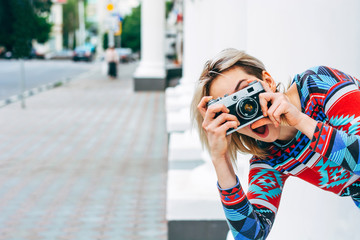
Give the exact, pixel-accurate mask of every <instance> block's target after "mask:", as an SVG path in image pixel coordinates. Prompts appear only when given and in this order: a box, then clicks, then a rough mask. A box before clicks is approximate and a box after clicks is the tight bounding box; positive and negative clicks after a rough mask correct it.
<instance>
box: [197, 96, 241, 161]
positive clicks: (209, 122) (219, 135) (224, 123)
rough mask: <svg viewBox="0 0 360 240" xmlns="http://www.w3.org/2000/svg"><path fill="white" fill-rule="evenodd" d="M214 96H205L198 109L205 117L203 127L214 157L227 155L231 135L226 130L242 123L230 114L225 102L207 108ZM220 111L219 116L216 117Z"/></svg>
mask: <svg viewBox="0 0 360 240" xmlns="http://www.w3.org/2000/svg"><path fill="white" fill-rule="evenodd" d="M211 99H212V97H211V96H210V97H209V96H207V97H203V98H202V99H201V101H200V103H199V105H198V110H199V112H200V113H201V115H202V116H203V118H204V121H203V123H202V127H203V129H204V131H205V133H206V135H207V138H208V142H209V146H210V154H211V156H212V157H213V159H218V158H222V157H224V156H226V154H227V151H228V145H229V142H230V136H226V131H227V130H228V129H230V128H237V127H238V126H239V125H240V123H239V121H238V119H237V118H236V116H235V115H232V114H229V109H227V108H226V107H225V106H224V105H223V104H212V105H210V106H209V107H208V108H207V103H208V102H209V101H210V100H211ZM218 113H220V115H218V116H217V117H215V116H216V115H217V114H218Z"/></svg>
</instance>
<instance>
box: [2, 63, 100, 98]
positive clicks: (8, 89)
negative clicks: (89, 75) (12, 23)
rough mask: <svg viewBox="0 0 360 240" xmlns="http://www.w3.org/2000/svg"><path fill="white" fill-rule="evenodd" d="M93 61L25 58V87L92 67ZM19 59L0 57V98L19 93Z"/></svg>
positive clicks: (56, 79)
mask: <svg viewBox="0 0 360 240" xmlns="http://www.w3.org/2000/svg"><path fill="white" fill-rule="evenodd" d="M94 64H95V63H93V62H90V63H88V62H73V61H71V60H34V59H33V60H25V61H24V68H25V85H26V89H31V88H34V87H38V86H40V85H43V84H47V83H52V82H55V81H59V80H62V79H66V78H72V77H74V76H76V75H78V74H79V73H83V72H86V71H88V70H90V69H91V68H93V67H94ZM20 79H21V75H20V61H18V60H5V59H0V100H2V99H5V98H7V97H10V96H12V95H15V94H19V93H20Z"/></svg>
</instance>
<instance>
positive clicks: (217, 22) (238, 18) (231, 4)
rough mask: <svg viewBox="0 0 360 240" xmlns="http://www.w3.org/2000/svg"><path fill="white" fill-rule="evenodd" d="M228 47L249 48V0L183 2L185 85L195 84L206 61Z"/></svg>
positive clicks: (192, 0) (183, 80)
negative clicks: (247, 30)
mask: <svg viewBox="0 0 360 240" xmlns="http://www.w3.org/2000/svg"><path fill="white" fill-rule="evenodd" d="M229 47H234V48H238V49H245V47H246V0H227V1H218V0H207V1H194V0H184V61H183V78H182V80H181V82H182V83H194V82H195V81H196V80H197V79H198V78H199V76H200V73H201V70H202V68H203V66H204V64H205V61H206V60H207V59H209V58H212V57H213V56H214V55H215V54H217V53H218V52H220V51H221V50H223V49H225V48H229Z"/></svg>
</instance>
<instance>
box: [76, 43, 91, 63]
mask: <svg viewBox="0 0 360 240" xmlns="http://www.w3.org/2000/svg"><path fill="white" fill-rule="evenodd" d="M94 54H95V48H94V46H93V45H89V44H86V45H83V46H79V47H76V48H75V50H74V52H73V60H74V61H81V60H84V61H88V62H91V61H92V60H93V58H94Z"/></svg>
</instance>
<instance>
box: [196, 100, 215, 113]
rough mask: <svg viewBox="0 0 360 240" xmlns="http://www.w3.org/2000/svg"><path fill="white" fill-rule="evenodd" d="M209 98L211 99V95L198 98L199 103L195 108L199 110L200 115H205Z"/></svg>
mask: <svg viewBox="0 0 360 240" xmlns="http://www.w3.org/2000/svg"><path fill="white" fill-rule="evenodd" d="M211 99H213V97H212V96H205V97H203V98H202V99H201V100H200V102H199V104H198V105H197V109H198V111H199V112H200V114H201V116H202V117H204V116H205V113H206V109H207V104H208V102H209V101H210V100H211Z"/></svg>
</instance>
